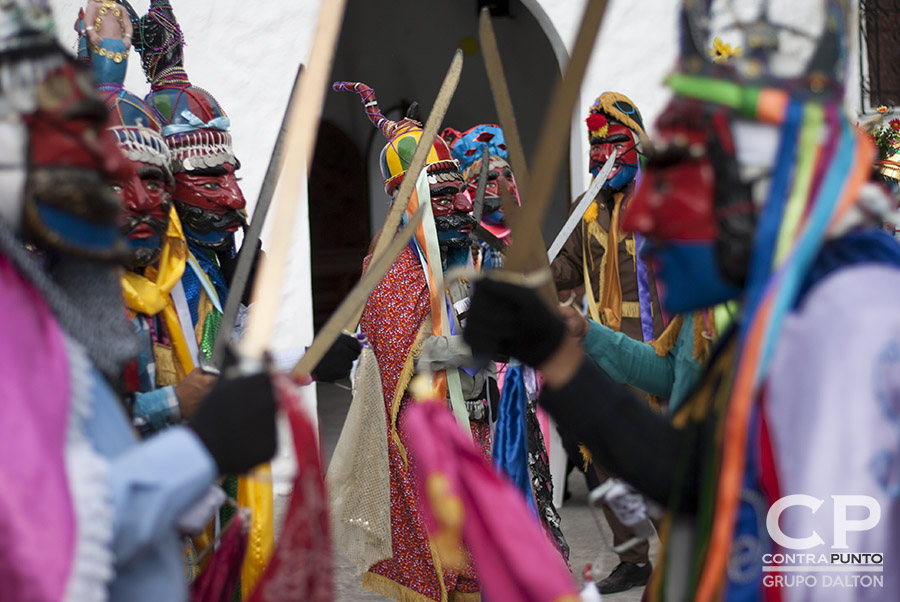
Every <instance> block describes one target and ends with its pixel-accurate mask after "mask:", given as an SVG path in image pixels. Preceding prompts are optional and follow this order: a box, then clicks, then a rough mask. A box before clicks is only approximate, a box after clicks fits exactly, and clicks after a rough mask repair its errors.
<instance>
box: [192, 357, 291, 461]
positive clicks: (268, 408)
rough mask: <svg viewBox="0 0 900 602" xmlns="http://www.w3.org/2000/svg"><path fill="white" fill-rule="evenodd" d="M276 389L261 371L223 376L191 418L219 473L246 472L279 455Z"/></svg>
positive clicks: (267, 376)
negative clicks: (277, 449) (277, 452)
mask: <svg viewBox="0 0 900 602" xmlns="http://www.w3.org/2000/svg"><path fill="white" fill-rule="evenodd" d="M276 410H277V404H276V402H275V389H274V387H273V386H272V379H271V377H270V376H269V375H268V374H267V373H265V372H260V373H257V374H253V375H250V376H239V377H237V378H221V379H219V382H217V383H216V386H215V387H213V390H212V391H211V392H210V394H209V395H208V396H207V397H206V399H205V400H203V403H202V404H200V407H199V408H197V413H196V414H194V418H193V419H192V420H191V421H190V426H191V428H193V429H194V432H196V433H197V436H198V437H200V440H201V441H202V442H203V445H205V446H206V449H208V450H209V453H210V455H211V456H212V457H213V459H214V460H215V461H216V465H217V466H218V467H219V474H243V473H245V472H247V471H248V470H250V469H251V468H253V467H254V466H256V465H258V464H262V463H263V462H265V461H266V460H269V459H271V458H272V456H274V455H275V449H276V447H277V436H276V431H275V413H276Z"/></svg>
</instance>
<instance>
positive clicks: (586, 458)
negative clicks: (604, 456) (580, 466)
mask: <svg viewBox="0 0 900 602" xmlns="http://www.w3.org/2000/svg"><path fill="white" fill-rule="evenodd" d="M578 451H580V452H581V460H582V462H584V472H587V470H588V468H589V467H590V465H591V464H592V463H593V462H594V456H593V455H591V450H589V449H588V448H587V446H586V445H585V444H584V443H579V444H578Z"/></svg>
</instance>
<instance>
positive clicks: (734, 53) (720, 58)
mask: <svg viewBox="0 0 900 602" xmlns="http://www.w3.org/2000/svg"><path fill="white" fill-rule="evenodd" d="M743 52H744V51H743V50H742V49H741V47H740V46H735V47H734V48H732V47H731V44H726V43H725V42H723V41H722V38H719V37H715V38H713V45H712V48H710V49H709V56H710V57H711V58H712V60H713V62H715V63H727V62H728V61H730V60H731V59H732V58H735V57H739V56H741V54H743Z"/></svg>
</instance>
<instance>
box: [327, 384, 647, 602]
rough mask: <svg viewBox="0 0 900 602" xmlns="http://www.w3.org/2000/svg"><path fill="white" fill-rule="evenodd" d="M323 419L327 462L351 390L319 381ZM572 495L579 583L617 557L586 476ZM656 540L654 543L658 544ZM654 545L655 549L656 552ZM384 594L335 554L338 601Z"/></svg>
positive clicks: (569, 531) (615, 600)
mask: <svg viewBox="0 0 900 602" xmlns="http://www.w3.org/2000/svg"><path fill="white" fill-rule="evenodd" d="M317 386H318V395H319V421H320V429H321V434H322V439H323V441H322V442H323V446H324V451H325V455H326V458H325V459H326V462H328V461H330V459H331V454H332V452H333V451H334V447H335V445H336V444H337V440H338V437H339V436H340V432H341V428H342V426H343V423H344V418H345V416H346V414H347V409H348V408H349V406H350V392H349V391H347V390H345V389H342V388H340V387H339V386H336V385H328V384H319V385H317ZM569 488H570V492H571V493H572V497H571V498H570V499H569V500H568V501H567V502H566V504H565V506H564V507H563V508H562V509H561V511H560V513H561V515H562V527H563V532H564V533H565V534H566V538H567V539H568V542H569V546H570V547H571V550H572V553H571V561H572V567H573V569H574V571H575V573H576V581H577V583H579V584H580V583H581V572H582V569H583V568H584V565H585V564H586V563H589V562H590V563H593V564H594V575H595V578H602V577H605V576H606V575H607V574H609V572H610V571H611V570H612V569H613V568H615V566H616V564H617V558H616V556H615V555H614V554H613V553H612V551H611V550H610V544H609V543H607V542H611V541H612V536H611V534H610V533H609V530H608V527H606V525H605V523H604V525H603V528H604V529H605V530H606V533H605V534H601V531H600V528H599V527H598V525H597V523H596V522H595V520H594V518H593V516H592V514H591V511H590V509H589V508H588V506H587V487H586V485H585V483H584V479H583V478H580V477H577V476H574V475H573V476H572V478H571V479H570V483H569ZM655 543H656V542H654V544H655ZM655 550H656V547H655V545H654V548H653V550H651V551H652V552H655ZM642 592H643V588H635V589H632V590H630V591H627V592H622V593H620V594H615V595H609V596H606V597H604V600H610V601H612V602H638V601H639V600H640V599H641V594H642ZM386 599H387V598H384V597H383V596H380V595H378V594H374V593H372V592H370V591H368V590H365V589H363V588H362V577H361V576H357V575H354V567H352V566H351V565H350V563H349V562H348V561H346V560H345V559H344V558H342V557H341V556H340V555H339V554H337V555H336V557H335V601H336V602H368V601H372V602H382V601H384V600H386Z"/></svg>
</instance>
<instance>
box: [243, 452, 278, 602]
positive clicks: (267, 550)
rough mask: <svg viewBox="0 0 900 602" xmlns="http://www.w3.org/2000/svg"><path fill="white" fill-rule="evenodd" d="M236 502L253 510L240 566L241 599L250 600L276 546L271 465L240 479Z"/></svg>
mask: <svg viewBox="0 0 900 602" xmlns="http://www.w3.org/2000/svg"><path fill="white" fill-rule="evenodd" d="M237 503H238V506H241V507H242V508H250V509H251V510H252V511H253V514H252V515H251V519H250V534H249V537H248V541H247V555H246V556H245V557H244V564H243V565H242V567H241V596H242V598H241V599H242V600H249V599H250V596H251V594H252V593H253V591H254V590H255V589H256V585H257V583H259V579H260V577H262V575H263V573H264V572H265V571H266V567H267V566H268V564H269V559H270V558H271V557H272V551H273V550H274V549H275V500H274V495H273V491H272V466H271V464H264V465H262V466H258V467H257V468H256V469H255V470H254V471H253V474H251V475H247V476H242V477H239V478H238V495H237Z"/></svg>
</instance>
